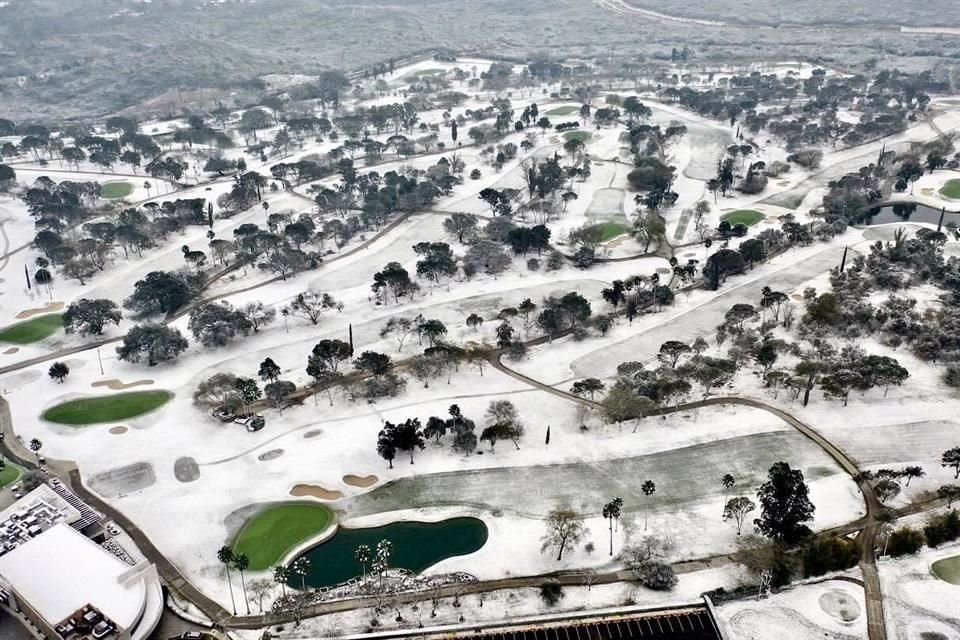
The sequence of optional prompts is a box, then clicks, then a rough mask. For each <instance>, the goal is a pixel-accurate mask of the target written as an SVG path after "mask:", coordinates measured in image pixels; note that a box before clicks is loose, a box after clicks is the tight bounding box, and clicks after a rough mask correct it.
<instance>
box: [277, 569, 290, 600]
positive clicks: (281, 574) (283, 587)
mask: <svg viewBox="0 0 960 640" xmlns="http://www.w3.org/2000/svg"><path fill="white" fill-rule="evenodd" d="M289 579H290V569H289V567H285V566H283V565H282V564H278V565H277V566H275V567H274V568H273V581H274V582H276V583H277V584H279V585H280V592H281V593H282V594H283V597H284V598H286V597H287V580H289Z"/></svg>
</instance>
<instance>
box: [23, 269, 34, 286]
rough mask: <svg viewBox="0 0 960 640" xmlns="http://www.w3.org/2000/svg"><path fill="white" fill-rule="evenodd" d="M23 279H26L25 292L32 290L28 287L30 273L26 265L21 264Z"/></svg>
mask: <svg viewBox="0 0 960 640" xmlns="http://www.w3.org/2000/svg"><path fill="white" fill-rule="evenodd" d="M23 277H24V278H26V279H27V291H30V290H32V289H33V287H31V286H30V271H29V270H28V269H27V263H23Z"/></svg>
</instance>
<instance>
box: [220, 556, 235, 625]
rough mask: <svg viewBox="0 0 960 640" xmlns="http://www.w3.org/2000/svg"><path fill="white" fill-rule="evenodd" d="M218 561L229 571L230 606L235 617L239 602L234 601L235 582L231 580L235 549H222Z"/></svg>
mask: <svg viewBox="0 0 960 640" xmlns="http://www.w3.org/2000/svg"><path fill="white" fill-rule="evenodd" d="M217 560H219V561H220V564H222V565H223V566H224V567H226V569H227V585H228V586H229V587H230V604H231V606H232V607H233V615H237V602H236V600H234V599H233V581H232V580H230V564H231V563H232V562H233V549H231V548H230V547H227V546H223V547H220V550H219V551H217Z"/></svg>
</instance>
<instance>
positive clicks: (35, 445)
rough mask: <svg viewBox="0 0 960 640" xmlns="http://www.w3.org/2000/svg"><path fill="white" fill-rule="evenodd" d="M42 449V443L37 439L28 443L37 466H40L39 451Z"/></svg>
mask: <svg viewBox="0 0 960 640" xmlns="http://www.w3.org/2000/svg"><path fill="white" fill-rule="evenodd" d="M42 448H43V443H42V442H40V440H39V439H37V438H34V439H33V440H31V441H30V451H33V453H34V454H35V455H36V456H37V465H40V449H42Z"/></svg>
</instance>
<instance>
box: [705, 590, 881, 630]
mask: <svg viewBox="0 0 960 640" xmlns="http://www.w3.org/2000/svg"><path fill="white" fill-rule="evenodd" d="M716 614H717V622H718V624H719V625H720V627H721V629H722V630H723V631H724V633H725V634H727V636H728V637H729V638H731V639H736V640H767V639H768V638H774V637H779V638H790V640H815V639H822V638H832V639H834V640H847V639H850V640H852V639H854V638H856V639H861V638H866V634H867V624H866V615H865V606H864V600H863V588H862V587H860V586H859V585H857V584H853V583H851V582H846V581H841V580H825V581H821V582H815V583H811V584H801V585H798V586H794V587H792V588H790V589H787V590H785V591H781V592H779V593H776V594H774V595H771V596H768V597H764V598H762V599H757V598H753V597H751V598H746V599H743V600H735V601H732V602H728V603H726V604H723V605H721V606H718V607H716Z"/></svg>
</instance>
